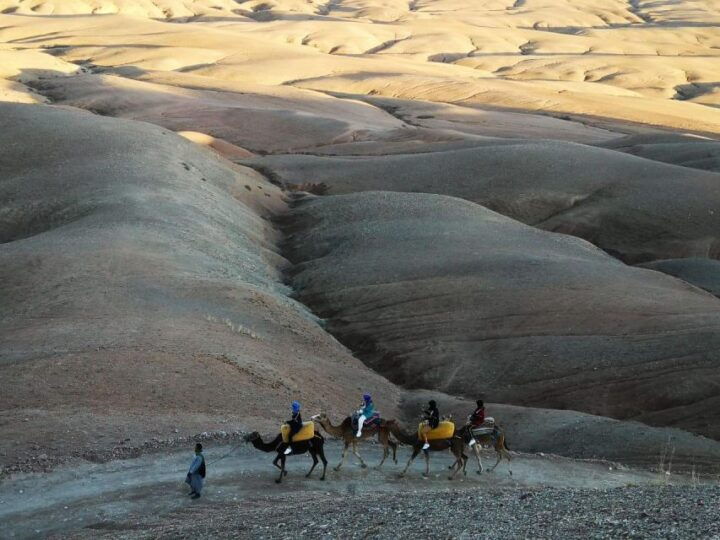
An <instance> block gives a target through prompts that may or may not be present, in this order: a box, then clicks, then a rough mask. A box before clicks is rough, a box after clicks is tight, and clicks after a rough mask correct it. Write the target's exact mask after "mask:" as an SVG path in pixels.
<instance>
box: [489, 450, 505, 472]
mask: <svg viewBox="0 0 720 540" xmlns="http://www.w3.org/2000/svg"><path fill="white" fill-rule="evenodd" d="M502 458H503V455H502V452H497V461H496V462H495V465H493V466H492V467H491V468H490V472H493V471H494V470H495V467H497V466H498V465H500V461H502Z"/></svg>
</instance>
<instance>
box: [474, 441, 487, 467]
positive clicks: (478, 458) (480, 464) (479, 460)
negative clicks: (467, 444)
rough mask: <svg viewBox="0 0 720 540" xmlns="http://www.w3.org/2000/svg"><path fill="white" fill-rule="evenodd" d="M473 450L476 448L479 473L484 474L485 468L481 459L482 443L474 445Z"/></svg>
mask: <svg viewBox="0 0 720 540" xmlns="http://www.w3.org/2000/svg"><path fill="white" fill-rule="evenodd" d="M473 450H475V457H476V458H477V463H478V470H477V473H478V474H482V473H483V471H484V470H485V469H484V468H483V464H482V459H480V445H479V444H475V445H473Z"/></svg>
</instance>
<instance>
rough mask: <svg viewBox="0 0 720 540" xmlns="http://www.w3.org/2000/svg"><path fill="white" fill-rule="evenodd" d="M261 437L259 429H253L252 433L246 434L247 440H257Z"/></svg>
mask: <svg viewBox="0 0 720 540" xmlns="http://www.w3.org/2000/svg"><path fill="white" fill-rule="evenodd" d="M259 438H260V434H259V433H258V432H257V431H253V432H252V433H248V434H247V435H245V442H252V441H256V440H258V439H259Z"/></svg>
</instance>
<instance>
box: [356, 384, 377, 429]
mask: <svg viewBox="0 0 720 540" xmlns="http://www.w3.org/2000/svg"><path fill="white" fill-rule="evenodd" d="M358 413H359V415H360V416H358V419H357V433H356V434H355V436H356V437H357V438H360V437H361V436H362V428H363V425H364V424H365V420H369V419H370V418H372V417H373V415H374V414H375V404H374V403H373V402H372V397H371V396H370V394H364V395H363V404H362V405H361V406H360V410H359V411H358Z"/></svg>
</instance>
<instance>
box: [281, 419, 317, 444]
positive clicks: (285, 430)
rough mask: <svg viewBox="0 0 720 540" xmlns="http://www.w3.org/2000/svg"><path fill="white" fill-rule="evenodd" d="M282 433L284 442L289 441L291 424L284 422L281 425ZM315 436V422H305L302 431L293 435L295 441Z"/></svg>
mask: <svg viewBox="0 0 720 540" xmlns="http://www.w3.org/2000/svg"><path fill="white" fill-rule="evenodd" d="M280 433H281V434H282V440H283V442H284V443H286V442H288V441H289V439H288V437H289V436H290V426H288V425H287V424H283V425H282V426H280ZM314 436H315V422H303V425H302V427H301V428H300V431H298V432H297V433H296V434H295V436H294V437H293V442H300V441H307V440H309V439H312V438H313V437H314Z"/></svg>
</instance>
